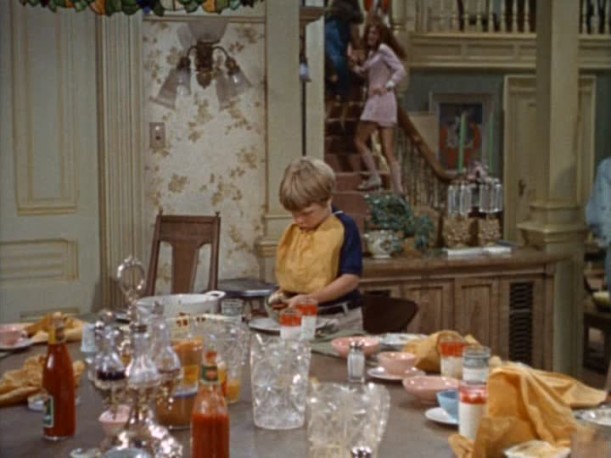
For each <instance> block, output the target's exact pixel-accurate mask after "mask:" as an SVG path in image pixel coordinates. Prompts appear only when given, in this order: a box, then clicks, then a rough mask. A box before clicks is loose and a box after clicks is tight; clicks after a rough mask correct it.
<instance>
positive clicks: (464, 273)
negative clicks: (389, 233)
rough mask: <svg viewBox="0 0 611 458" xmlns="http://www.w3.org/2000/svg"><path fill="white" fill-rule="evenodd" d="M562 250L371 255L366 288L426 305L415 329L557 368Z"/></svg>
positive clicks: (363, 283) (411, 327)
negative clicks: (557, 281) (451, 334)
mask: <svg viewBox="0 0 611 458" xmlns="http://www.w3.org/2000/svg"><path fill="white" fill-rule="evenodd" d="M560 259H562V258H561V257H558V256H554V255H548V254H544V253H541V252H537V251H534V250H526V249H519V250H514V251H513V252H512V253H511V254H508V255H494V256H478V257H463V258H448V257H447V256H445V255H443V254H440V255H432V256H426V257H422V258H414V257H396V258H392V259H390V260H374V259H365V262H364V273H363V278H362V280H361V289H362V291H363V292H367V293H375V294H383V295H389V296H392V297H401V298H408V299H412V300H414V301H416V302H417V303H418V305H419V306H420V310H419V312H418V315H416V317H415V318H414V320H413V321H412V323H410V325H409V329H408V331H410V332H421V333H427V334H428V333H432V332H435V331H439V330H441V329H454V330H456V331H458V332H460V333H462V334H471V335H473V336H474V337H475V338H476V339H477V340H478V341H480V342H481V343H482V344H484V345H488V346H490V347H491V348H492V351H493V353H494V354H497V355H499V356H500V357H501V358H503V359H510V360H512V361H521V362H523V363H526V364H530V365H532V366H534V367H538V368H542V369H548V370H551V369H552V349H553V313H554V312H553V294H554V271H555V264H556V262H557V261H559V260H560Z"/></svg>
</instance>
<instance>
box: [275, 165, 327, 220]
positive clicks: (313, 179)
mask: <svg viewBox="0 0 611 458" xmlns="http://www.w3.org/2000/svg"><path fill="white" fill-rule="evenodd" d="M334 190H335V173H334V172H333V169H332V168H331V167H329V165H328V164H327V163H325V162H324V161H321V160H320V159H312V158H309V157H302V158H300V159H295V160H294V161H293V162H291V163H290V164H289V165H288V166H287V168H286V169H285V170H284V176H283V177H282V182H281V183H280V192H279V194H280V203H281V204H282V206H283V207H284V208H286V209H287V210H288V211H299V210H303V209H304V208H306V207H308V206H310V205H312V204H321V205H324V204H326V203H327V202H328V200H329V199H330V198H331V196H332V195H333V191H334Z"/></svg>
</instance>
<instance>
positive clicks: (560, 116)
mask: <svg viewBox="0 0 611 458" xmlns="http://www.w3.org/2000/svg"><path fill="white" fill-rule="evenodd" d="M578 17H579V2H572V1H561V2H559V1H557V0H542V1H539V2H537V132H538V137H537V138H538V148H537V151H538V154H537V157H536V158H535V160H534V164H535V168H536V176H537V177H538V179H537V181H536V190H535V196H536V197H535V200H534V201H533V202H531V205H530V207H531V219H530V220H529V221H527V222H525V223H522V224H520V225H519V228H520V229H521V230H522V233H523V235H524V238H525V240H526V241H527V243H528V244H529V245H534V246H536V247H538V248H539V249H541V250H543V251H545V252H548V253H560V254H564V255H566V259H567V260H566V261H564V262H561V263H559V265H558V268H557V271H556V277H555V285H554V293H555V294H554V297H555V300H554V346H553V353H554V368H555V369H556V370H558V371H562V372H568V373H573V374H575V373H578V371H579V368H580V365H581V338H580V336H581V323H582V310H581V304H580V300H581V293H582V282H581V272H582V260H583V250H584V244H583V240H584V234H585V226H584V223H583V208H582V207H581V206H580V205H579V204H578V201H579V200H578V199H579V190H578V187H577V183H578V173H579V170H578V167H577V122H578V121H577V116H578V101H577V98H578V76H579V67H578V47H579V30H578V28H579V23H578V20H577V18H578Z"/></svg>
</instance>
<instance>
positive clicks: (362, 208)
mask: <svg viewBox="0 0 611 458" xmlns="http://www.w3.org/2000/svg"><path fill="white" fill-rule="evenodd" d="M333 204H334V205H336V206H337V207H338V208H339V209H341V210H343V211H344V212H346V213H347V214H349V215H351V216H352V215H353V214H354V215H357V214H361V215H364V214H367V212H368V207H367V203H366V202H365V193H363V192H360V191H341V192H336V193H335V194H334V195H333Z"/></svg>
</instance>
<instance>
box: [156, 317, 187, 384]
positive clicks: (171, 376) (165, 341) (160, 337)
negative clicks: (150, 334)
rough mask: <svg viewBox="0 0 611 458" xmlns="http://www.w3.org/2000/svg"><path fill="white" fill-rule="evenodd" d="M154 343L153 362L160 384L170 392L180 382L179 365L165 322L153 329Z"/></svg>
mask: <svg viewBox="0 0 611 458" xmlns="http://www.w3.org/2000/svg"><path fill="white" fill-rule="evenodd" d="M155 331H156V335H155V341H156V342H157V345H156V349H155V353H153V362H154V363H155V365H156V366H157V371H159V375H160V376H161V384H162V386H163V387H164V389H166V390H169V391H170V392H171V391H172V389H173V387H174V385H175V384H176V383H177V382H179V381H180V379H181V378H182V377H181V364H180V359H179V358H178V355H177V354H176V352H175V351H174V348H172V343H171V341H170V330H169V329H168V326H167V324H166V323H165V322H161V323H160V324H158V325H157V328H156V329H155Z"/></svg>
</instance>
